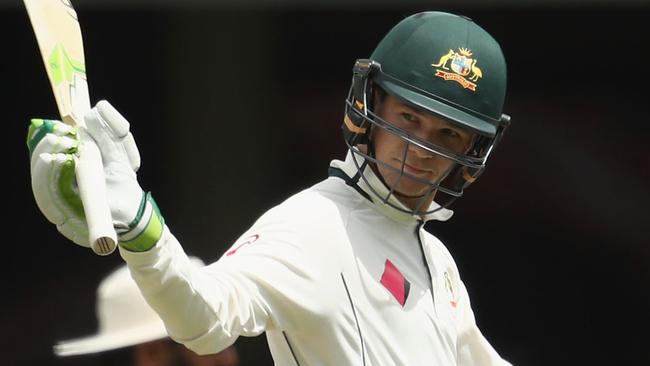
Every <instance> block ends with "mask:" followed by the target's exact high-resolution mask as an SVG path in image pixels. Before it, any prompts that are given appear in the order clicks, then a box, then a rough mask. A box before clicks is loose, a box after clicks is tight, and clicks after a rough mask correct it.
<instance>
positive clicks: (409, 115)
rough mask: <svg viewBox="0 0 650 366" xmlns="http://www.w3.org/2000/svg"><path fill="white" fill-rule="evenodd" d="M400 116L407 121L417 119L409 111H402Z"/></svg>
mask: <svg viewBox="0 0 650 366" xmlns="http://www.w3.org/2000/svg"><path fill="white" fill-rule="evenodd" d="M402 118H404V120H405V121H408V122H415V121H417V118H415V116H414V115H412V114H410V113H402Z"/></svg>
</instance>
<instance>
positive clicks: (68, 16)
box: [23, 0, 117, 255]
mask: <svg viewBox="0 0 650 366" xmlns="http://www.w3.org/2000/svg"><path fill="white" fill-rule="evenodd" d="M23 1H24V3H25V7H26V8H27V13H28V15H29V19H30V21H31V23H32V28H33V29H34V34H35V35H36V40H37V42H38V46H39V49H40V52H41V57H42V59H43V64H44V65H45V69H46V72H47V76H48V78H49V80H50V85H51V86H52V91H53V93H54V99H55V100H56V104H57V108H58V110H59V114H60V116H61V119H62V120H63V121H64V122H65V123H68V124H70V125H74V126H78V127H79V137H80V139H81V141H82V142H83V145H82V149H80V151H79V154H78V157H77V162H76V171H75V174H76V178H77V184H78V186H79V195H80V197H81V201H82V203H83V207H84V213H85V216H86V221H87V223H88V232H89V242H90V247H91V248H92V250H93V251H94V252H95V253H97V254H100V255H108V254H110V253H112V252H113V251H114V250H115V246H116V243H117V235H116V233H115V229H114V228H113V223H112V218H111V214H110V209H109V207H108V203H107V201H106V183H105V181H104V171H103V166H102V160H101V153H100V152H99V149H98V147H97V145H96V144H95V142H94V140H93V139H92V138H91V137H90V136H89V135H88V133H87V132H86V130H85V122H84V120H83V116H84V114H85V113H86V112H88V111H89V110H90V109H91V105H90V95H89V92H88V83H87V79H86V66H85V57H84V48H83V38H82V35H81V27H80V26H79V21H78V18H77V13H76V11H75V10H74V8H73V7H72V4H71V3H70V1H69V0H23Z"/></svg>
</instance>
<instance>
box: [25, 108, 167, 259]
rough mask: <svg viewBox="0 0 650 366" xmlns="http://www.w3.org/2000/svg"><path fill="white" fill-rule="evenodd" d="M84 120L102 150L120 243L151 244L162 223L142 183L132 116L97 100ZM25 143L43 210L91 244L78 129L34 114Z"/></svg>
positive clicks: (144, 246) (147, 246)
mask: <svg viewBox="0 0 650 366" xmlns="http://www.w3.org/2000/svg"><path fill="white" fill-rule="evenodd" d="M84 120H85V122H86V127H87V131H88V133H89V134H90V136H91V137H92V138H93V139H94V140H95V142H96V143H97V146H98V147H99V150H100V152H101V154H102V161H103V164H104V175H105V178H106V196H107V197H106V199H107V200H108V206H109V207H110V210H111V216H112V219H113V226H114V227H115V231H116V232H117V234H118V241H119V244H120V245H121V246H123V247H124V248H126V249H129V250H133V251H144V250H148V249H150V248H151V247H152V246H153V245H155V243H156V242H157V240H158V239H159V238H160V235H161V234H162V227H163V224H164V222H163V219H162V216H161V215H160V212H159V210H158V208H157V207H156V204H155V202H154V201H153V198H152V197H151V195H150V194H145V193H144V191H143V190H142V188H141V187H140V185H139V183H138V180H137V175H136V171H137V170H138V168H139V166H140V154H139V152H138V148H137V145H136V144H135V141H134V139H133V135H132V134H131V133H130V132H129V123H128V121H127V120H126V119H125V118H124V117H123V116H122V115H121V114H120V113H119V112H118V111H117V110H116V109H115V108H113V106H112V105H110V104H109V103H108V102H107V101H100V102H98V103H97V104H96V106H95V107H94V108H93V109H92V110H91V111H89V112H88V114H86V116H85V118H84ZM27 146H28V148H29V151H30V160H31V175H32V190H33V192H34V198H35V199H36V204H37V205H38V207H39V209H40V210H41V212H42V213H43V214H44V215H45V217H46V218H47V219H48V220H49V221H50V222H52V223H53V224H55V225H56V226H57V229H58V230H59V232H61V233H62V234H63V235H64V236H65V237H66V238H68V239H70V240H72V241H73V242H75V243H76V244H79V245H81V246H85V247H90V243H89V242H88V228H87V224H86V220H85V216H84V212H83V205H82V203H81V199H80V198H79V191H78V189H77V181H76V178H75V167H76V162H77V154H78V152H79V151H83V142H81V141H80V140H79V138H78V134H77V130H76V128H74V127H70V126H68V125H66V124H64V123H62V122H60V121H54V120H43V119H33V120H32V121H31V124H30V127H29V132H28V136H27Z"/></svg>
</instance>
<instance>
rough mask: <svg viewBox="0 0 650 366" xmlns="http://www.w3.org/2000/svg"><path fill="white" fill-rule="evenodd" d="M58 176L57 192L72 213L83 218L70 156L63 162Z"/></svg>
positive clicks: (84, 215)
mask: <svg viewBox="0 0 650 366" xmlns="http://www.w3.org/2000/svg"><path fill="white" fill-rule="evenodd" d="M60 174H61V175H60V176H59V182H58V184H59V192H61V197H63V200H64V201H65V202H66V203H67V204H68V206H70V208H71V209H72V211H73V212H74V214H75V215H76V216H78V217H80V218H85V217H86V214H85V212H84V206H83V202H81V197H79V192H78V191H77V190H76V189H75V186H76V184H77V178H76V175H75V163H74V160H72V158H71V157H70V158H69V159H68V161H66V162H65V163H63V166H62V167H61V172H60Z"/></svg>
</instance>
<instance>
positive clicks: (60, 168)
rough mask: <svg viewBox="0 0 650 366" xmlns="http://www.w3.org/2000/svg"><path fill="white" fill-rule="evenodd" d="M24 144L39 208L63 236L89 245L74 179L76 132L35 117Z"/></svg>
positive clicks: (60, 124) (61, 124)
mask: <svg viewBox="0 0 650 366" xmlns="http://www.w3.org/2000/svg"><path fill="white" fill-rule="evenodd" d="M27 145H28V147H29V149H30V153H31V159H30V165H31V173H32V191H33V193H34V198H35V200H36V204H37V206H38V208H39V209H40V210H41V212H42V213H43V214H44V215H45V217H46V218H47V220H48V221H50V222H51V223H53V224H55V225H56V226H57V229H58V230H59V232H61V233H62V234H63V235H64V236H65V237H67V238H68V239H70V240H72V241H73V242H75V243H76V244H79V245H82V246H85V247H88V246H89V243H88V229H87V227H86V221H85V217H84V212H83V206H82V203H81V200H80V199H79V193H78V190H77V186H76V180H75V166H76V164H75V155H74V154H75V153H76V151H77V149H78V146H79V141H78V140H77V137H76V131H75V130H74V129H73V128H72V127H70V126H68V125H65V124H64V123H62V122H59V121H50V120H38V119H35V120H32V122H31V124H30V129H29V134H28V139H27Z"/></svg>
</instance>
